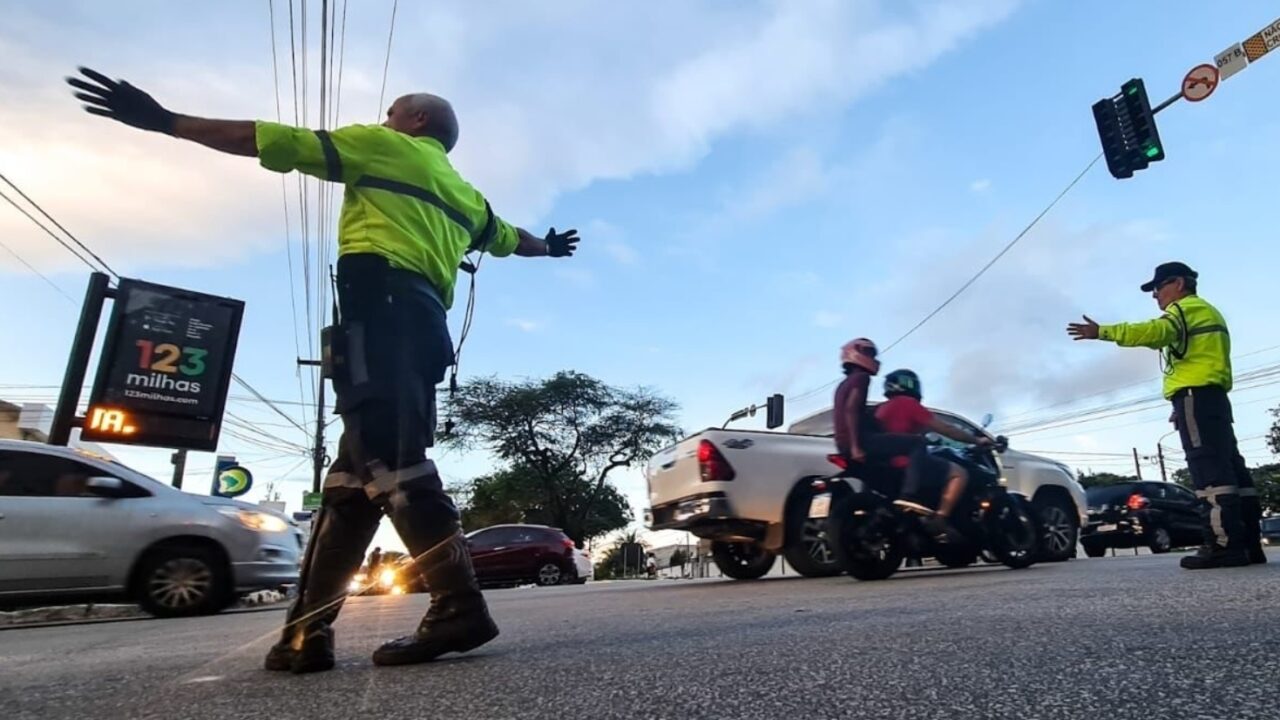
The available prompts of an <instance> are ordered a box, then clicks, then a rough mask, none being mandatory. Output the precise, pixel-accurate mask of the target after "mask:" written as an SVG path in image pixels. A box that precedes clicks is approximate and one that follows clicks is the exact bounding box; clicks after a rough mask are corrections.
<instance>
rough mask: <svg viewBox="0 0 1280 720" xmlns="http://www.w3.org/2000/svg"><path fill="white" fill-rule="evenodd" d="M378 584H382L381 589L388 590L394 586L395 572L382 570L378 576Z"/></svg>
mask: <svg viewBox="0 0 1280 720" xmlns="http://www.w3.org/2000/svg"><path fill="white" fill-rule="evenodd" d="M378 582H380V583H382V587H384V588H389V587H392V586H394V585H395V584H396V571H395V570H391V569H389V568H388V569H386V570H383V571H382V573H381V574H379V575H378Z"/></svg>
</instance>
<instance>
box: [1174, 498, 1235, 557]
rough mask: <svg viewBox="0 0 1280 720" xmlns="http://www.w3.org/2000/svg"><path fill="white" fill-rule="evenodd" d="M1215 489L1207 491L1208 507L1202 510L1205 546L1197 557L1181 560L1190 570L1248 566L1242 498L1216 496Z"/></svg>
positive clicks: (1204, 506)
mask: <svg viewBox="0 0 1280 720" xmlns="http://www.w3.org/2000/svg"><path fill="white" fill-rule="evenodd" d="M1215 489H1216V488H1213V487H1210V488H1206V491H1207V493H1206V494H1205V500H1206V503H1205V504H1204V505H1203V506H1202V508H1201V518H1202V522H1203V523H1204V536H1205V544H1204V545H1203V546H1201V547H1200V549H1199V550H1197V551H1196V553H1195V554H1194V555H1188V556H1187V557H1184V558H1182V561H1181V563H1180V564H1181V565H1182V567H1183V568H1185V569H1187V570H1208V569H1212V568H1220V567H1241V566H1243V565H1248V564H1249V556H1248V554H1247V553H1246V552H1245V538H1244V524H1243V523H1242V522H1241V506H1240V499H1241V498H1240V496H1239V495H1238V494H1236V493H1214V492H1213V491H1214V490H1215Z"/></svg>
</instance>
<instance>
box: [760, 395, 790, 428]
mask: <svg viewBox="0 0 1280 720" xmlns="http://www.w3.org/2000/svg"><path fill="white" fill-rule="evenodd" d="M765 407H766V413H765V423H764V424H765V427H767V428H769V429H770V430H772V429H774V428H776V427H782V423H783V422H785V421H784V420H783V415H784V413H783V400H782V395H781V394H779V393H774V394H773V395H770V396H769V400H768V401H767V402H766V403H765Z"/></svg>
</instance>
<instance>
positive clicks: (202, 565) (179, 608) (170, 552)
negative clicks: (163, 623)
mask: <svg viewBox="0 0 1280 720" xmlns="http://www.w3.org/2000/svg"><path fill="white" fill-rule="evenodd" d="M137 594H138V604H139V605H141V606H142V609H143V610H146V611H147V612H149V613H151V614H152V615H155V616H156V617H189V616H192V615H211V614H213V613H216V612H219V611H221V610H222V609H223V608H225V607H226V606H227V605H228V604H230V602H231V600H232V593H231V583H230V578H229V577H228V574H227V570H226V566H225V565H224V564H223V562H222V559H221V558H219V557H218V556H217V554H216V553H214V552H213V551H211V550H209V549H207V548H202V547H168V548H160V549H158V550H155V551H153V552H151V553H150V554H149V555H148V556H147V557H146V559H144V560H143V562H142V567H141V569H140V572H139V574H138V584H137Z"/></svg>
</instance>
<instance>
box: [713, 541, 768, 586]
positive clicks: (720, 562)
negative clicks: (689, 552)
mask: <svg viewBox="0 0 1280 720" xmlns="http://www.w3.org/2000/svg"><path fill="white" fill-rule="evenodd" d="M711 559H712V560H714V561H715V563H716V567H718V568H720V572H722V573H724V574H725V575H726V576H728V577H731V578H733V579H734V580H755V579H757V578H762V577H764V576H765V574H766V573H768V572H769V570H770V568H772V567H773V561H774V559H775V555H774V554H773V553H771V552H768V551H766V550H765V549H764V548H761V547H760V546H759V545H757V544H756V543H753V542H722V541H719V540H717V541H715V542H713V543H711Z"/></svg>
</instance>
